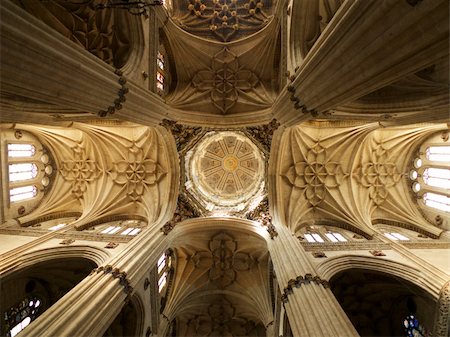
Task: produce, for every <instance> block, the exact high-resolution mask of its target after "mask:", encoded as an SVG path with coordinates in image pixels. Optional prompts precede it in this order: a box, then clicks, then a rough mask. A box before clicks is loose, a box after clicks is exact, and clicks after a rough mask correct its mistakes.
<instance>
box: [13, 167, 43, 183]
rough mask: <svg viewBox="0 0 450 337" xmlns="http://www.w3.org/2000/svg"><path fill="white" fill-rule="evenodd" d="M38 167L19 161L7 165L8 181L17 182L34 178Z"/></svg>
mask: <svg viewBox="0 0 450 337" xmlns="http://www.w3.org/2000/svg"><path fill="white" fill-rule="evenodd" d="M37 174H38V169H37V166H36V164H32V163H20V164H10V165H9V181H10V182H17V181H24V180H30V179H33V178H36V176H37Z"/></svg>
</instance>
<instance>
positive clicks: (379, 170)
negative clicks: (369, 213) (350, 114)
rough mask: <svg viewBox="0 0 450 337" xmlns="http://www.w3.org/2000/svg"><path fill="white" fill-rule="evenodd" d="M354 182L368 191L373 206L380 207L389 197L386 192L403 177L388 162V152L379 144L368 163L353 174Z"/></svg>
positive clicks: (395, 167) (392, 164)
mask: <svg viewBox="0 0 450 337" xmlns="http://www.w3.org/2000/svg"><path fill="white" fill-rule="evenodd" d="M353 175H354V176H355V178H356V180H357V181H358V182H359V183H360V184H361V185H362V186H363V187H365V188H367V189H368V190H369V197H370V199H371V200H372V201H373V202H374V203H375V205H377V206H378V205H381V204H382V203H383V202H384V201H385V200H386V198H387V197H388V195H389V192H388V190H389V189H390V188H392V187H393V186H395V185H396V184H397V183H398V182H399V181H400V179H401V177H402V176H403V175H402V174H401V173H400V171H399V170H398V168H397V165H396V164H395V163H393V162H390V161H389V153H388V150H387V149H385V148H384V147H383V146H382V145H381V144H377V146H376V147H375V148H374V149H373V150H372V152H371V158H370V160H369V161H368V162H366V163H364V164H362V165H360V166H359V167H358V168H357V169H356V172H355V173H354V174H353Z"/></svg>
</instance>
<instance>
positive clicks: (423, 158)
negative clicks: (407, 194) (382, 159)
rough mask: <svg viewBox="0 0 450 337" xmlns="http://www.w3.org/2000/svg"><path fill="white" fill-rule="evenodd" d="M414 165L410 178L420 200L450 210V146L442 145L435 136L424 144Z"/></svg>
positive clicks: (446, 210)
mask: <svg viewBox="0 0 450 337" xmlns="http://www.w3.org/2000/svg"><path fill="white" fill-rule="evenodd" d="M443 139H444V138H443ZM444 141H445V140H444ZM413 166H414V167H413V169H412V170H411V172H410V173H409V178H410V179H411V181H412V190H413V191H414V192H415V193H416V195H417V196H418V198H419V200H423V203H424V204H425V205H426V206H428V207H431V208H434V209H437V210H440V211H444V212H450V146H448V145H442V143H441V141H439V140H437V137H436V136H434V137H433V138H432V139H431V140H430V141H429V142H427V143H426V144H424V145H423V146H422V148H421V151H420V152H419V155H418V156H417V157H416V158H414V161H413Z"/></svg>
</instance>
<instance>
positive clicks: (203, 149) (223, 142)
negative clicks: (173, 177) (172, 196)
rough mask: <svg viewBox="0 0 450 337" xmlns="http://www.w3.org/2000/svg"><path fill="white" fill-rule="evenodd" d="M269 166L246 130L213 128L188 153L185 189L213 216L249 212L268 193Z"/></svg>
mask: <svg viewBox="0 0 450 337" xmlns="http://www.w3.org/2000/svg"><path fill="white" fill-rule="evenodd" d="M265 166H266V165H265V156H264V154H263V153H262V152H261V151H260V149H259V148H258V147H257V146H256V145H255V144H254V143H253V142H252V141H251V140H250V139H249V138H247V137H246V136H245V134H244V133H241V132H237V131H211V132H208V133H206V134H205V135H204V136H203V137H202V139H201V141H199V142H198V143H197V144H196V145H195V146H194V147H193V148H192V149H191V150H190V151H188V152H187V153H186V157H185V172H186V183H185V188H186V191H187V192H188V193H189V194H190V195H191V196H192V197H194V198H195V199H196V201H197V202H199V203H200V204H201V205H202V207H203V208H204V209H205V210H207V211H208V212H210V213H211V214H212V215H217V216H218V215H230V214H236V213H242V212H243V213H245V212H247V211H249V210H250V208H251V207H252V206H253V205H255V204H256V205H257V204H259V202H260V201H261V200H262V198H263V196H264V176H265V174H264V173H265V169H266V167H265Z"/></svg>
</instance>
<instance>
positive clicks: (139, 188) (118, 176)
mask: <svg viewBox="0 0 450 337" xmlns="http://www.w3.org/2000/svg"><path fill="white" fill-rule="evenodd" d="M113 165H114V169H113V170H112V171H111V176H112V179H113V180H114V182H115V183H117V184H119V185H123V186H124V187H125V189H126V194H127V196H128V197H129V198H130V199H131V200H132V201H139V200H141V198H142V195H143V194H144V192H145V191H146V190H147V189H148V187H149V186H151V185H155V184H156V183H157V182H159V181H160V180H161V179H162V177H164V176H165V175H166V173H167V172H166V171H165V170H164V169H163V168H162V167H161V166H160V165H159V164H158V163H157V162H155V161H154V160H152V159H148V158H147V154H146V153H145V152H144V149H142V148H141V147H139V146H138V145H137V144H136V143H135V142H134V143H133V144H132V145H131V146H130V147H129V148H128V158H127V160H119V161H116V162H114V163H113Z"/></svg>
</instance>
